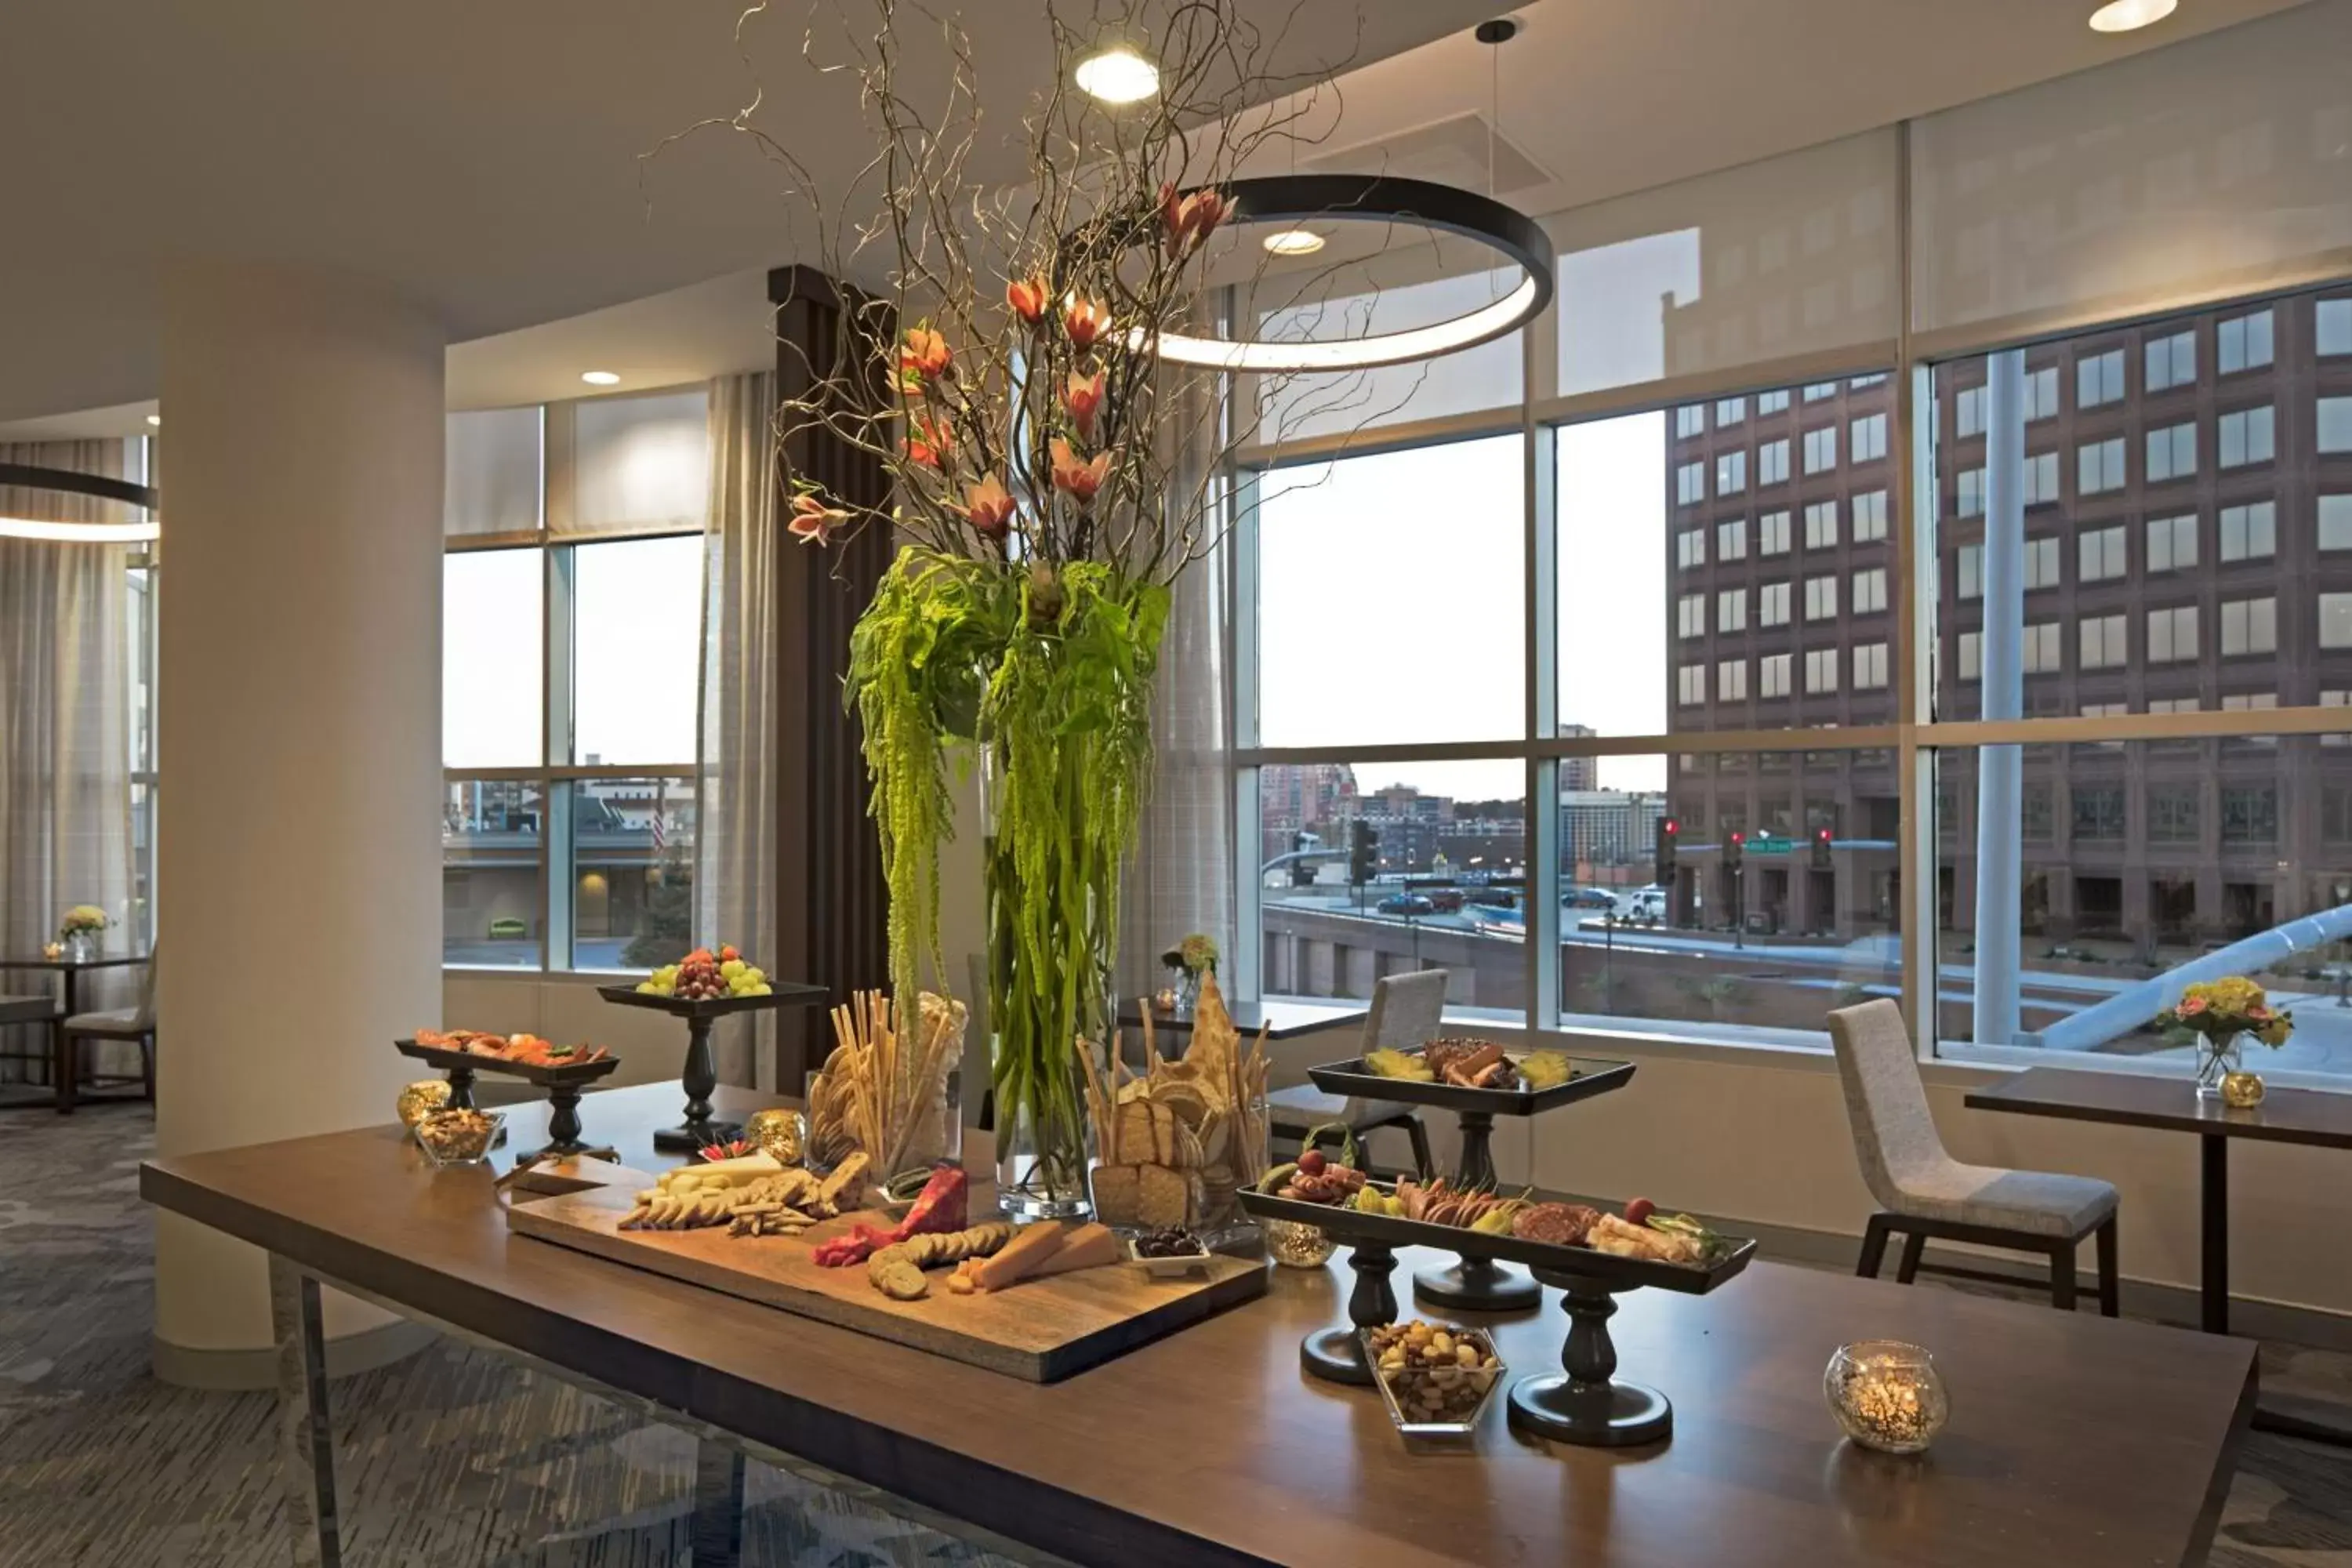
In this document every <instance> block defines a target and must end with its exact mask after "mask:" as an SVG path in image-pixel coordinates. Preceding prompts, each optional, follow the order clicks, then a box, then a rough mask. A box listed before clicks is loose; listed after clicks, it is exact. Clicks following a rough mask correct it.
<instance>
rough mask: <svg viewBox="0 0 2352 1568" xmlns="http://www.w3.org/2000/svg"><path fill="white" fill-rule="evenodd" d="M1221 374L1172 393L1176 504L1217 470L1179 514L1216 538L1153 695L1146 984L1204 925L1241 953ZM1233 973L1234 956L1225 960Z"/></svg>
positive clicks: (1142, 973)
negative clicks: (1181, 447)
mask: <svg viewBox="0 0 2352 1568" xmlns="http://www.w3.org/2000/svg"><path fill="white" fill-rule="evenodd" d="M1213 395H1214V389H1213V386H1212V385H1211V384H1208V383H1207V382H1205V381H1202V382H1198V383H1196V384H1194V386H1193V388H1192V396H1191V398H1190V399H1188V400H1171V402H1174V403H1175V404H1176V405H1175V406H1171V407H1169V408H1168V409H1166V410H1165V413H1166V414H1167V416H1168V417H1167V418H1166V420H1165V421H1164V423H1165V425H1166V426H1167V428H1168V430H1169V431H1170V432H1171V436H1170V437H1169V438H1170V439H1171V440H1182V441H1185V442H1186V443H1188V444H1189V447H1190V448H1191V449H1190V450H1189V451H1187V452H1183V453H1181V454H1179V455H1178V456H1179V457H1180V458H1181V461H1180V462H1179V463H1178V464H1177V466H1176V469H1175V476H1174V477H1175V479H1176V481H1177V482H1176V485H1175V496H1176V500H1175V501H1174V502H1172V503H1171V504H1180V505H1189V504H1190V503H1191V501H1192V498H1193V496H1194V494H1195V493H1196V491H1195V483H1196V481H1197V480H1199V479H1201V478H1202V477H1203V476H1207V477H1209V478H1210V479H1212V481H1213V482H1212V483H1211V484H1210V487H1209V489H1208V491H1207V497H1208V500H1207V506H1206V508H1205V509H1204V510H1205V515H1203V516H1202V517H1199V518H1191V519H1177V520H1174V521H1176V523H1177V525H1178V526H1180V527H1181V526H1189V527H1191V528H1192V530H1193V531H1195V532H1196V534H1197V536H1198V537H1199V538H1200V539H1201V540H1202V542H1203V544H1204V545H1206V546H1207V547H1208V548H1207V553H1206V555H1205V556H1204V557H1203V558H1202V559H1201V560H1198V561H1195V562H1193V563H1192V565H1191V566H1190V567H1188V568H1187V569H1186V570H1185V572H1184V574H1183V575H1182V576H1181V577H1180V578H1178V579H1177V582H1176V590H1175V596H1174V601H1173V603H1172V604H1171V606H1170V612H1169V619H1168V632H1167V637H1166V638H1165V640H1164V641H1163V642H1162V643H1161V645H1160V674H1159V681H1158V689H1157V691H1156V693H1155V695H1154V698H1153V702H1152V738H1153V741H1154V743H1155V745H1156V746H1157V749H1158V762H1157V766H1156V768H1155V771H1154V776H1153V780H1152V787H1151V799H1150V804H1149V805H1147V806H1146V808H1145V811H1144V817H1143V828H1142V832H1141V834H1140V835H1139V843H1138V846H1137V852H1136V858H1135V863H1134V865H1133V866H1132V867H1130V868H1129V873H1128V879H1127V884H1126V891H1125V894H1124V896H1123V897H1122V900H1121V909H1120V913H1119V921H1120V932H1119V945H1120V948H1121V950H1122V951H1121V954H1120V962H1119V971H1120V973H1119V982H1120V988H1121V990H1122V991H1123V992H1125V993H1126V994H1129V995H1133V996H1146V995H1149V994H1150V993H1151V992H1153V991H1156V990H1158V989H1159V988H1160V985H1161V984H1163V983H1164V981H1163V972H1162V970H1161V968H1160V954H1161V953H1162V952H1166V951H1167V950H1168V949H1169V948H1171V947H1172V946H1174V945H1175V944H1176V942H1178V941H1179V940H1180V939H1181V938H1183V937H1184V936H1187V935H1189V934H1191V933H1192V932H1194V931H1202V932H1205V933H1207V934H1208V935H1209V936H1211V937H1213V938H1214V939H1215V941H1216V943H1217V947H1218V950H1219V951H1220V952H1227V953H1230V952H1231V951H1232V948H1233V944H1234V942H1235V941H1236V940H1238V937H1237V933H1236V932H1235V931H1234V803H1233V743H1234V725H1233V709H1232V692H1231V690H1230V686H1231V681H1230V679H1229V678H1228V669H1227V665H1228V660H1229V657H1230V653H1229V650H1230V638H1231V635H1232V624H1233V615H1232V607H1231V602H1230V601H1231V588H1230V584H1229V575H1228V567H1229V563H1228V559H1227V558H1228V556H1229V554H1230V548H1229V546H1228V545H1227V544H1226V542H1224V527H1225V523H1226V521H1227V515H1228V513H1229V512H1230V510H1231V507H1230V504H1229V499H1228V496H1227V493H1226V490H1225V487H1224V482H1223V479H1222V478H1219V477H1216V476H1214V475H1213V471H1212V470H1213V467H1214V464H1215V460H1216V448H1217V446H1218V444H1219V437H1220V435H1221V432H1222V423H1221V420H1220V418H1219V416H1218V413H1217V411H1216V410H1215V409H1214V408H1213V407H1212V406H1210V404H1209V401H1208V400H1209V399H1210V398H1211V397H1212V396H1213ZM1221 969H1222V970H1223V973H1228V974H1229V973H1231V968H1230V965H1229V964H1228V965H1222V966H1221Z"/></svg>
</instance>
